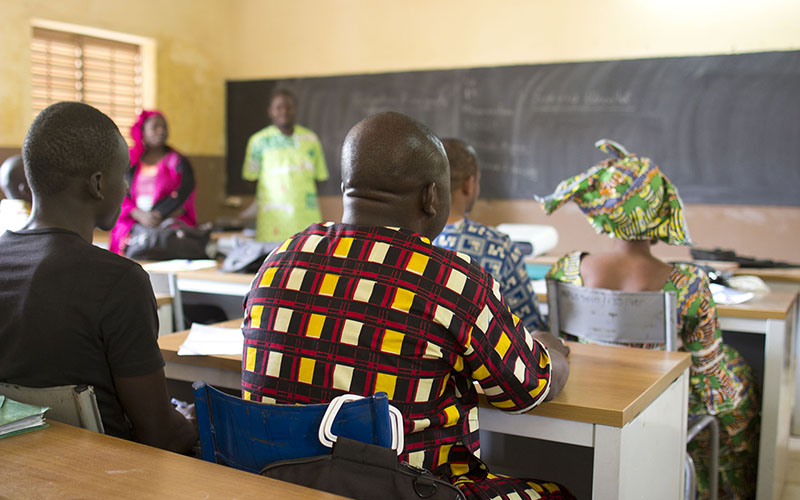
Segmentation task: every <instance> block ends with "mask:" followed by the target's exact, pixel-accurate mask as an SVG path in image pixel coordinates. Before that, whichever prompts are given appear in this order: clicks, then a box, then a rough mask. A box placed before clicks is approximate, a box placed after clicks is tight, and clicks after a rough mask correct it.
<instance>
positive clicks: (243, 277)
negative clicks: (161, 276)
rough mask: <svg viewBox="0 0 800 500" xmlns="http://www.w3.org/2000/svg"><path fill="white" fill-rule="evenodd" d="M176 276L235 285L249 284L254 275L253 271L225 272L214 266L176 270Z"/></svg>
mask: <svg viewBox="0 0 800 500" xmlns="http://www.w3.org/2000/svg"><path fill="white" fill-rule="evenodd" d="M176 274H177V276H178V278H180V279H189V280H198V281H217V282H221V283H235V284H237V285H249V284H251V283H252V282H253V278H255V277H256V275H255V273H253V274H250V273H226V272H222V271H220V270H219V266H217V267H216V268H207V269H197V270H194V271H178V272H177V273H176Z"/></svg>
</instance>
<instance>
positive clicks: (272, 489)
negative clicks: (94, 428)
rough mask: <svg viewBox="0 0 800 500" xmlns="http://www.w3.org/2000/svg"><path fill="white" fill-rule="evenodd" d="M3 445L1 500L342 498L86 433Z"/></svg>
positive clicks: (74, 430) (65, 428) (41, 435)
mask: <svg viewBox="0 0 800 500" xmlns="http://www.w3.org/2000/svg"><path fill="white" fill-rule="evenodd" d="M48 423H49V424H50V427H49V428H47V429H42V430H37V431H33V432H28V433H26V434H19V435H17V436H12V437H9V438H4V439H2V440H0V457H2V458H1V459H0V460H1V461H2V466H1V467H0V497H2V498H37V499H50V498H52V499H61V498H82V499H107V498H117V499H131V500H133V499H137V500H138V499H148V498H154V499H155V498H158V499H161V498H175V499H182V498H183V499H187V500H188V499H192V500H194V499H197V498H219V499H222V498H229V499H234V498H236V499H253V500H261V499H264V498H275V499H284V498H292V499H294V498H297V499H307V500H312V499H336V498H342V497H339V496H336V495H331V494H329V493H324V492H322V491H317V490H312V489H308V488H304V487H302V486H297V485H294V484H290V483H285V482H283V481H278V480H275V479H270V478H267V477H262V476H259V475H257V474H250V473H248V472H243V471H240V470H236V469H232V468H229V467H225V466H222V465H217V464H212V463H210V462H204V461H202V460H199V459H195V458H189V457H186V456H183V455H178V454H175V453H170V452H168V451H163V450H159V449H157V448H151V447H149V446H145V445H142V444H138V443H133V442H131V441H125V440H123V439H118V438H115V437H111V436H106V435H104V434H97V433H95V432H91V431H87V430H85V429H81V428H78V427H72V426H70V425H66V424H61V423H58V422H53V421H48Z"/></svg>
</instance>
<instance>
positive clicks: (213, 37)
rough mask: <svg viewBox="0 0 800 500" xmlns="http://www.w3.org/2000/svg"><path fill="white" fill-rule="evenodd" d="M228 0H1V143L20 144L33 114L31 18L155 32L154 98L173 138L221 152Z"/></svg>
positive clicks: (187, 148)
mask: <svg viewBox="0 0 800 500" xmlns="http://www.w3.org/2000/svg"><path fill="white" fill-rule="evenodd" d="M227 5H228V2H227V1H221V0H170V1H169V2H161V1H158V0H137V1H135V2H129V1H125V0H58V1H52V0H0V110H2V118H1V119H0V146H6V147H12V148H13V147H17V148H18V147H19V146H20V145H21V144H22V141H23V139H24V137H25V132H26V131H27V129H28V127H29V126H30V123H31V121H32V117H31V112H30V103H31V90H30V77H29V74H30V54H29V49H28V47H29V44H30V37H31V19H32V18H39V19H46V20H48V21H58V22H63V23H69V24H76V25H82V26H89V27H94V28H100V29H104V30H110V31H116V32H122V33H126V34H130V35H138V36H143V37H150V38H154V39H156V42H157V52H156V65H157V80H156V105H157V107H158V108H160V109H161V110H163V111H164V113H166V115H167V118H168V120H169V122H170V134H171V137H170V142H171V143H172V144H173V145H174V146H175V147H176V148H178V149H180V150H181V151H184V152H186V153H189V154H202V155H222V154H223V152H224V150H225V146H224V145H225V136H224V116H225V83H224V82H225V71H224V66H225V59H226V57H227V54H228V53H229V47H228V38H227V37H226V36H225V35H224V33H226V32H227V29H224V28H223V27H224V26H227V23H228V18H229V17H228V11H227ZM125 133H127V132H125Z"/></svg>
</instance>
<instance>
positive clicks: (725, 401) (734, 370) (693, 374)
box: [547, 252, 761, 498]
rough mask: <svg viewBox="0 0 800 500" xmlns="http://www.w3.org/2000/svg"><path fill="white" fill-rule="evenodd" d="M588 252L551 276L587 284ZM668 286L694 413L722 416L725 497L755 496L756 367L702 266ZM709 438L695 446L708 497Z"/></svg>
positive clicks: (676, 273) (679, 268)
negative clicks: (721, 317)
mask: <svg viewBox="0 0 800 500" xmlns="http://www.w3.org/2000/svg"><path fill="white" fill-rule="evenodd" d="M584 255H586V254H585V253H581V252H573V253H571V254H568V255H565V256H564V257H562V258H561V259H560V260H559V261H558V262H556V263H555V264H554V265H553V268H552V269H551V270H550V272H549V273H548V276H547V277H548V278H550V279H555V280H559V281H564V282H566V283H572V284H574V285H578V286H583V279H582V278H581V275H580V263H581V259H582V258H583V256H584ZM663 289H664V290H667V291H674V292H675V293H676V295H677V302H678V332H679V339H680V341H681V342H682V343H683V346H682V347H681V350H682V351H686V352H689V353H690V354H691V355H692V364H691V368H690V374H689V375H690V386H691V387H690V392H689V416H690V417H693V416H700V415H716V416H717V419H718V420H719V423H720V492H719V498H751V497H752V496H753V495H754V494H755V485H756V483H755V479H756V465H757V463H758V437H759V408H760V407H761V405H760V402H759V399H760V398H759V395H758V393H757V388H756V386H755V384H754V379H753V373H752V370H751V368H750V367H749V366H748V365H747V363H745V361H744V360H743V359H742V357H741V355H740V354H739V353H738V352H737V351H736V350H735V349H734V348H733V347H730V346H728V345H726V344H723V343H722V331H721V330H720V328H719V325H718V323H717V308H716V305H715V303H714V299H713V297H712V295H711V291H710V290H709V288H708V278H707V277H706V275H705V273H704V272H703V271H702V270H700V269H699V268H698V267H696V266H693V265H691V264H676V265H675V266H674V268H673V271H672V274H671V275H670V277H669V279H668V280H667V282H666V283H665V284H664V288H663ZM633 347H641V346H633ZM707 440H708V437H707V436H703V437H702V438H701V439H699V440H696V441H695V442H693V444H691V445H690V448H689V450H690V453H691V454H692V457H693V458H694V459H695V462H696V463H697V464H698V483H699V485H700V487H701V488H702V493H703V495H702V496H703V498H708V493H709V492H708V474H707V468H708V441H707Z"/></svg>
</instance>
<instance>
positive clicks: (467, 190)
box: [461, 175, 477, 199]
mask: <svg viewBox="0 0 800 500" xmlns="http://www.w3.org/2000/svg"><path fill="white" fill-rule="evenodd" d="M475 181H476V179H475V176H474V175H470V176H469V177H467V179H466V180H465V181H464V182H462V183H461V193H462V194H463V195H464V196H465V197H466V198H467V199H470V198H471V197H472V195H473V194H474V193H475V186H476V184H477V183H476V182H475Z"/></svg>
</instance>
